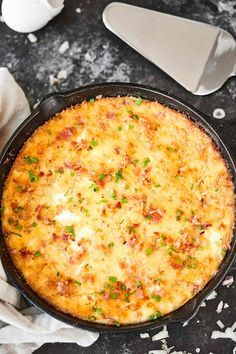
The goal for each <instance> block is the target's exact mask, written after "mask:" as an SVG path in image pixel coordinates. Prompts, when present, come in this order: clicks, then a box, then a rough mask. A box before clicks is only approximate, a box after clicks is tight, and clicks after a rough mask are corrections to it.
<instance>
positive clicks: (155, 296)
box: [151, 295, 161, 302]
mask: <svg viewBox="0 0 236 354" xmlns="http://www.w3.org/2000/svg"><path fill="white" fill-rule="evenodd" d="M151 298H152V299H154V300H155V301H157V302H159V301H161V297H160V296H159V295H151Z"/></svg>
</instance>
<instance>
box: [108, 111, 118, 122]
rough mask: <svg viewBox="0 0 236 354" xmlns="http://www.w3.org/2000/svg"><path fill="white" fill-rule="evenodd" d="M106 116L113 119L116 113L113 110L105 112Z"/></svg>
mask: <svg viewBox="0 0 236 354" xmlns="http://www.w3.org/2000/svg"><path fill="white" fill-rule="evenodd" d="M106 118H107V119H111V120H113V119H115V118H116V114H115V113H114V112H107V113H106Z"/></svg>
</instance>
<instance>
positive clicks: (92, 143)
mask: <svg viewBox="0 0 236 354" xmlns="http://www.w3.org/2000/svg"><path fill="white" fill-rule="evenodd" d="M97 144H98V142H97V141H96V140H94V139H92V140H91V141H90V145H92V146H93V147H94V146H97Z"/></svg>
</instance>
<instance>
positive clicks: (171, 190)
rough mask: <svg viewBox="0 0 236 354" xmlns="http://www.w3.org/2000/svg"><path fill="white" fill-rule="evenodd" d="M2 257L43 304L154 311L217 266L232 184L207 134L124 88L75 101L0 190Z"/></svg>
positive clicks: (103, 312)
mask: <svg viewBox="0 0 236 354" xmlns="http://www.w3.org/2000/svg"><path fill="white" fill-rule="evenodd" d="M2 210H3V213H2V222H3V231H4V234H5V238H6V242H7V246H8V248H9V250H10V253H11V257H12V259H13V261H14V263H15V265H16V267H17V269H18V270H19V271H20V272H21V273H22V275H23V277H24V278H25V280H26V281H27V283H28V284H29V285H30V287H31V288H32V289H33V290H34V291H35V292H36V293H37V294H38V295H39V296H41V297H42V298H43V299H45V300H46V301H47V302H48V303H50V304H51V305H52V306H53V307H55V308H57V309H60V310H61V311H63V312H66V313H69V314H71V315H73V316H75V317H78V318H81V319H85V320H90V321H95V322H99V323H105V324H117V325H119V324H129V323H138V322H144V321H146V320H148V319H156V318H158V317H160V316H163V315H165V314H167V313H169V312H171V311H173V310H175V309H177V308H179V307H180V306H182V305H183V304H184V303H186V302H187V301H188V300H189V299H191V298H192V297H193V296H194V295H195V294H196V293H197V292H198V291H199V290H201V289H202V288H203V287H204V286H205V285H206V284H207V282H208V281H209V280H210V279H211V278H212V277H213V276H214V275H215V274H216V272H217V270H218V268H219V265H220V264H221V262H222V259H223V257H224V255H225V253H226V251H227V250H228V248H229V245H230V240H231V236H232V229H233V222H234V191H233V184H232V180H231V177H230V174H229V172H228V169H227V166H226V164H225V161H224V159H223V158H222V156H221V154H220V152H219V151H218V149H217V147H216V145H215V144H214V143H213V141H212V140H211V138H210V137H209V136H208V135H207V134H206V133H205V132H204V131H203V130H202V129H201V128H199V127H198V126H197V125H196V124H195V123H193V122H192V121H191V120H190V119H189V118H187V117H186V116H184V115H183V114H181V113H178V112H176V111H174V110H172V109H170V108H168V107H165V106H163V105H161V104H159V103H157V102H151V101H147V100H142V99H140V98H138V99H137V98H134V97H116V98H100V99H95V100H90V101H89V102H83V103H82V104H79V105H77V106H74V107H71V108H68V109H66V110H64V111H62V112H61V113H59V114H57V115H56V116H54V117H53V118H52V119H50V120H49V121H48V122H46V123H45V124H44V125H43V126H41V127H40V128H38V129H37V130H36V131H35V132H34V134H33V135H32V136H31V137H30V138H29V139H28V140H27V142H26V143H25V145H24V147H23V148H22V150H21V151H20V153H19V155H18V156H17V158H16V160H15V162H14V164H13V166H12V168H11V171H10V173H9V176H8V178H7V181H6V184H5V188H4V193H3V199H2Z"/></svg>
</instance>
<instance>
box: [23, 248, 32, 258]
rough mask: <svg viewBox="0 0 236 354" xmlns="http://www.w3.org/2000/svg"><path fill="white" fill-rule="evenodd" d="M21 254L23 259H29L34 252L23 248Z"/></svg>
mask: <svg viewBox="0 0 236 354" xmlns="http://www.w3.org/2000/svg"><path fill="white" fill-rule="evenodd" d="M20 254H21V256H22V257H23V258H25V257H27V256H32V254H33V253H32V252H31V251H30V250H28V249H27V248H23V249H21V250H20Z"/></svg>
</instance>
